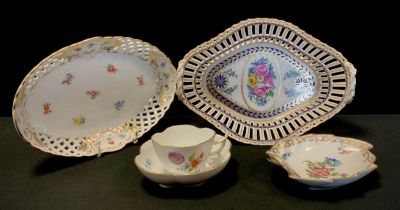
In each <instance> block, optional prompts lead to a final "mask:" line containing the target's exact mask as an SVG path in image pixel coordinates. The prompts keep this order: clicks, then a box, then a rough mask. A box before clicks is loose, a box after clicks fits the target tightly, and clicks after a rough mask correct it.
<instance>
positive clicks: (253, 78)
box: [248, 74, 257, 88]
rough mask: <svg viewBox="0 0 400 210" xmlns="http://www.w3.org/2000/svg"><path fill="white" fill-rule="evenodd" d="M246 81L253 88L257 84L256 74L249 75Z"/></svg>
mask: <svg viewBox="0 0 400 210" xmlns="http://www.w3.org/2000/svg"><path fill="white" fill-rule="evenodd" d="M248 83H249V86H250V87H251V88H254V87H255V86H256V84H257V76H256V75H255V74H252V75H251V76H249V78H248Z"/></svg>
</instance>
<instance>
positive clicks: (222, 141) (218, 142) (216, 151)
mask: <svg viewBox="0 0 400 210" xmlns="http://www.w3.org/2000/svg"><path fill="white" fill-rule="evenodd" d="M227 139H228V135H227V134H225V136H224V137H223V138H222V139H221V140H219V141H214V142H213V145H216V144H221V146H219V148H218V149H217V150H215V151H213V152H211V153H210V155H216V154H218V156H220V155H221V152H222V149H224V147H225V143H226V140H227Z"/></svg>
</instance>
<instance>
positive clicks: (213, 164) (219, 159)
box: [134, 135, 232, 188]
mask: <svg viewBox="0 0 400 210" xmlns="http://www.w3.org/2000/svg"><path fill="white" fill-rule="evenodd" d="M216 138H217V139H222V138H224V137H223V136H221V135H217V136H216ZM216 141H217V140H216ZM231 146H232V143H231V142H230V141H229V140H228V139H227V140H226V143H225V146H224V148H223V149H222V152H221V153H220V155H211V156H210V157H208V159H207V160H206V162H205V163H204V165H203V166H202V168H200V169H199V170H197V171H195V172H193V173H183V174H179V173H172V172H169V171H166V170H165V169H164V168H163V165H162V164H161V162H160V161H159V160H158V158H157V155H156V153H155V152H154V148H153V144H152V143H151V140H149V141H146V142H145V143H144V144H143V145H142V146H141V147H140V154H139V155H137V156H136V157H135V160H134V162H135V165H136V167H137V168H138V169H139V171H140V172H141V173H142V174H143V175H144V176H145V177H147V178H148V179H150V180H152V181H153V182H156V183H158V184H160V186H162V187H167V188H168V187H172V186H174V185H177V184H183V185H200V184H202V183H204V182H205V181H206V180H207V179H209V178H211V177H213V176H215V175H216V174H218V173H219V172H221V171H222V170H223V169H224V168H225V166H226V165H227V163H228V162H229V159H230V158H231V153H230V149H231ZM217 148H218V145H215V146H213V150H215V149H217Z"/></svg>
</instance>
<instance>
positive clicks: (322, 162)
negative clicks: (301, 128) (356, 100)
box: [267, 134, 377, 190]
mask: <svg viewBox="0 0 400 210" xmlns="http://www.w3.org/2000/svg"><path fill="white" fill-rule="evenodd" d="M370 149H372V145H371V144H369V143H367V142H364V141H361V140H357V139H353V138H345V137H338V136H334V135H314V134H309V135H305V136H301V137H299V138H298V139H294V140H287V141H285V142H279V143H277V144H275V145H274V146H272V148H271V149H270V150H269V151H268V152H267V155H268V160H269V161H270V162H272V163H274V164H277V165H279V166H281V167H283V168H284V169H285V170H286V171H287V172H288V173H289V177H290V178H292V179H294V180H296V181H299V182H301V183H304V184H307V185H309V186H310V189H320V190H321V189H330V188H336V187H340V186H342V185H346V184H349V183H351V182H354V181H356V180H358V179H361V178H362V177H364V176H365V175H367V174H369V173H370V172H371V171H373V170H375V169H376V168H377V165H375V160H376V158H375V156H374V155H373V154H372V153H371V152H370V151H369V150H370Z"/></svg>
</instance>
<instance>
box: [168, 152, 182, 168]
mask: <svg viewBox="0 0 400 210" xmlns="http://www.w3.org/2000/svg"><path fill="white" fill-rule="evenodd" d="M168 159H169V161H171V162H172V163H173V164H176V165H179V164H181V163H183V162H184V161H185V157H184V156H183V155H182V154H180V153H177V152H170V153H168Z"/></svg>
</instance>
